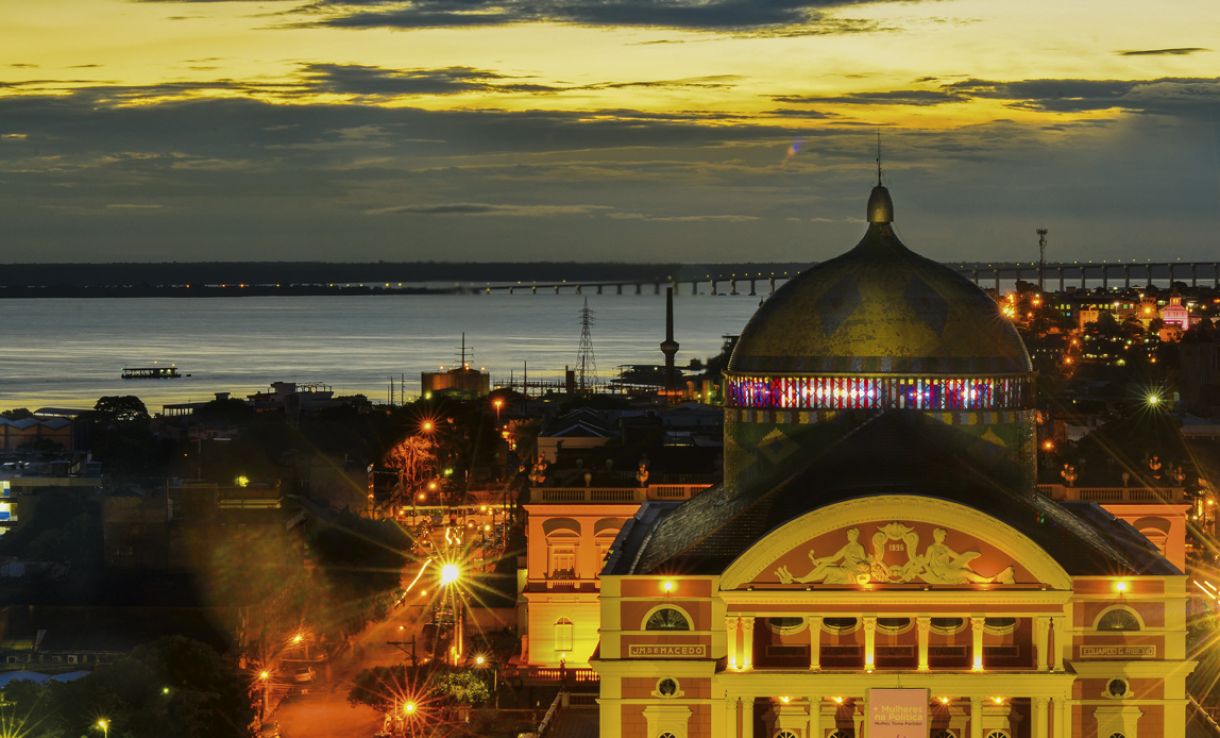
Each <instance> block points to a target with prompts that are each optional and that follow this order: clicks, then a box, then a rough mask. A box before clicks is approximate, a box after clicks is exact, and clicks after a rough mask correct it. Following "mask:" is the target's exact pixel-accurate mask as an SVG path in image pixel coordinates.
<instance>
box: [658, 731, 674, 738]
mask: <svg viewBox="0 0 1220 738" xmlns="http://www.w3.org/2000/svg"><path fill="white" fill-rule="evenodd" d="M657 738H677V736H675V735H674V734H673V733H670V732H669V731H668V730H667V731H665V732H664V733H662V734H661V735H659V736H657Z"/></svg>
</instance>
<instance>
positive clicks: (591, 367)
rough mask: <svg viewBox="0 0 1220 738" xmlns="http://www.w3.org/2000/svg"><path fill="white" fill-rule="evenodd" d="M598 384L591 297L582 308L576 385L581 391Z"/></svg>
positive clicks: (586, 299)
mask: <svg viewBox="0 0 1220 738" xmlns="http://www.w3.org/2000/svg"><path fill="white" fill-rule="evenodd" d="M596 384H597V359H596V357H594V356H593V309H592V308H590V307H589V298H587V297H586V298H585V306H584V307H583V308H581V309H580V348H578V349H577V351H576V386H577V387H579V388H580V391H581V392H587V391H589V390H591V389H593V386H594V385H596Z"/></svg>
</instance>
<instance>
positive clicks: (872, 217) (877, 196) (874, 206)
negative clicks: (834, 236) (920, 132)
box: [868, 128, 894, 223]
mask: <svg viewBox="0 0 1220 738" xmlns="http://www.w3.org/2000/svg"><path fill="white" fill-rule="evenodd" d="M893 221H894V201H893V200H891V199H890V192H889V190H887V189H885V185H883V184H881V129H880V128H878V129H877V186H876V187H874V188H873V192H872V194H870V195H869V196H868V222H869V223H892V222H893Z"/></svg>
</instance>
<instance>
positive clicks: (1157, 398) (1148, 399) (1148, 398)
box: [1144, 392, 1161, 408]
mask: <svg viewBox="0 0 1220 738" xmlns="http://www.w3.org/2000/svg"><path fill="white" fill-rule="evenodd" d="M1144 404H1145V405H1147V406H1148V407H1151V408H1155V407H1159V406H1160V404H1161V395H1160V393H1157V392H1149V393H1148V394H1147V395H1145V396H1144Z"/></svg>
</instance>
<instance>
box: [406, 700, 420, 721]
mask: <svg viewBox="0 0 1220 738" xmlns="http://www.w3.org/2000/svg"><path fill="white" fill-rule="evenodd" d="M418 711H419V705H417V704H415V701H414V700H407V701H406V702H404V703H402V714H403V715H406V716H408V717H411V716H413V715H415V713H416V712H418Z"/></svg>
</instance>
